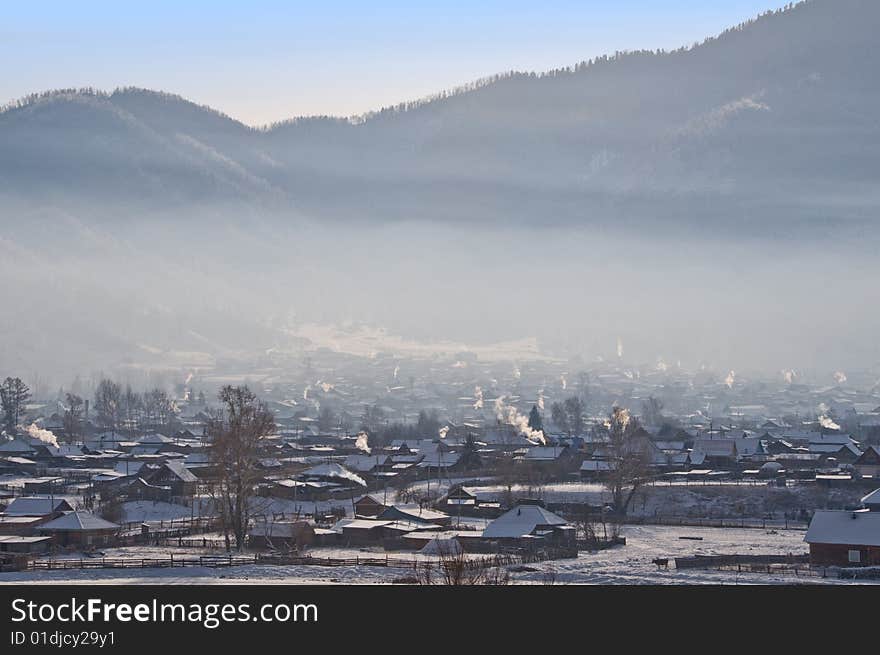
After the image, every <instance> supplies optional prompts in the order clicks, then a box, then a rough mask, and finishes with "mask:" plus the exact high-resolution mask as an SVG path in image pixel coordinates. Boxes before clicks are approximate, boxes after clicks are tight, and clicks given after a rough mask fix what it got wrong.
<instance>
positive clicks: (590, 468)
mask: <svg viewBox="0 0 880 655" xmlns="http://www.w3.org/2000/svg"><path fill="white" fill-rule="evenodd" d="M612 469H613V465H612V463H611V462H609V461H608V460H606V459H585V460H584V461H583V462H581V468H580V473H581V479H583V480H600V479H602V477H604V475H605V474H607V473H609V472H610V471H611V470H612Z"/></svg>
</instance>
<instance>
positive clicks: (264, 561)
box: [27, 554, 536, 571]
mask: <svg viewBox="0 0 880 655" xmlns="http://www.w3.org/2000/svg"><path fill="white" fill-rule="evenodd" d="M533 557H534V556H531V557H523V556H519V555H496V556H493V557H481V558H473V559H470V560H468V561H469V562H471V563H472V565H473V566H482V567H486V568H488V567H496V566H509V565H513V564H522V563H523V562H527V561H536V560H535V559H533ZM249 564H258V565H275V566H332V567H340V566H349V567H350V566H383V567H391V568H412V567H413V566H414V565H416V564H419V565H422V564H425V565H433V566H438V565H439V564H441V560H428V559H416V558H412V559H408V558H403V557H388V556H386V557H349V558H335V557H312V556H310V555H302V556H290V555H264V554H254V555H204V556H201V557H174V556H173V555H172V556H170V557H163V558H157V557H143V558H135V557H118V558H110V557H95V558H90V559H37V560H31V561H30V562H28V565H27V570H28V571H68V570H73V569H147V568H184V567H194V566H198V567H206V568H219V567H229V566H244V565H249Z"/></svg>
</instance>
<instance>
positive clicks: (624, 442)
mask: <svg viewBox="0 0 880 655" xmlns="http://www.w3.org/2000/svg"><path fill="white" fill-rule="evenodd" d="M606 451H607V457H608V461H609V463H610V464H611V467H610V468H611V470H610V471H608V473H607V475H606V477H605V484H606V486H607V487H608V489H609V491H610V492H611V498H612V506H613V508H614V512H615V514H617V515H618V516H624V515H626V512H627V508H628V507H629V504H630V502H631V501H632V498H633V496H634V495H635V493H636V491H637V490H638V488H639V487H640V486H641V485H642V484H643V483H644V482H645V480H646V478H647V475H648V466H649V464H650V460H649V455H648V448H647V443H646V442H645V438H644V435H643V433H642V431H641V430H640V428H639V424H638V421H637V420H636V419H635V418H633V417H632V416H631V415H630V413H629V410H627V409H624V408H623V407H614V409H613V410H612V411H611V416H610V417H609V422H608V443H607V444H606Z"/></svg>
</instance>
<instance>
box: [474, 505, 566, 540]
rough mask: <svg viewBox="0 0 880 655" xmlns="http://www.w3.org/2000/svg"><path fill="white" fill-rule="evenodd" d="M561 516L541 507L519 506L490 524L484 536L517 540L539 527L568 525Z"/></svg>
mask: <svg viewBox="0 0 880 655" xmlns="http://www.w3.org/2000/svg"><path fill="white" fill-rule="evenodd" d="M566 524H567V522H566V520H565V519H564V518H562V517H561V516H557V515H556V514H554V513H553V512H548V511H547V510H546V509H544V508H543V507H541V506H540V505H517V506H516V507H514V508H513V509H511V510H508V511H507V512H505V513H504V514H502V515H501V516H499V517H498V518H497V519H495V520H494V521H492V522H491V523H489V525H487V526H486V529H485V530H483V536H484V537H486V538H490V539H499V538H500V539H504V538H508V539H516V538H519V537H524V536H526V535H528V534H531V533H532V532H534V531H535V529H536V528H538V527H546V526H554V525H559V526H562V525H566Z"/></svg>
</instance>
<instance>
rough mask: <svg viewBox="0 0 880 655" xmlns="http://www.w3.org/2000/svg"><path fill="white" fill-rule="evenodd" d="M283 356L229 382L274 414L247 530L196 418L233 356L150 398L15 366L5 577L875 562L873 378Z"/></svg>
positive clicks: (722, 570) (518, 577)
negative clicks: (55, 385) (232, 508)
mask: <svg viewBox="0 0 880 655" xmlns="http://www.w3.org/2000/svg"><path fill="white" fill-rule="evenodd" d="M619 350H620V347H619ZM274 364H275V365H276V366H275V368H273V369H272V370H271V371H270V372H269V373H267V372H266V370H262V371H260V372H259V373H260V374H257V373H254V372H251V373H250V374H249V375H242V376H241V379H243V380H247V381H248V384H249V386H250V388H251V389H253V391H254V392H255V394H256V397H258V398H260V399H262V402H264V403H265V407H266V408H267V409H268V411H269V412H270V413H271V419H272V430H271V433H269V434H266V435H265V436H263V437H262V438H260V439H259V443H258V444H257V445H256V446H255V447H256V450H255V451H254V452H255V458H254V462H253V471H254V472H253V476H252V478H249V479H251V480H252V493H249V494H248V496H247V497H246V498H245V499H244V500H245V501H246V509H245V510H244V513H243V517H244V519H243V521H244V523H243V528H242V531H241V532H240V533H239V534H231V532H234V531H232V530H231V529H230V527H229V524H228V523H227V517H226V514H224V512H223V510H222V507H223V496H222V495H221V491H222V488H223V475H224V473H223V470H222V469H223V468H224V466H223V463H222V462H221V461H218V459H217V457H216V454H215V450H212V432H211V429H210V426H211V425H212V423H211V421H212V420H215V418H214V417H216V416H217V409H218V407H220V405H221V403H219V402H218V401H217V400H215V398H216V393H217V389H218V387H219V386H220V381H222V380H227V379H229V378H231V377H234V376H233V375H231V374H230V373H231V371H230V370H221V367H220V366H219V365H218V366H217V367H214V368H209V369H202V370H201V371H199V370H195V371H187V372H184V373H183V374H180V373H178V372H176V371H172V372H169V373H167V377H165V378H159V379H158V382H159V384H164V388H161V387H159V386H157V387H156V388H154V389H153V390H151V391H144V392H142V393H141V392H135V391H132V389H131V388H130V387H123V385H122V384H119V383H116V382H114V381H113V380H112V379H109V378H102V379H100V380H95V381H93V383H92V384H91V386H89V384H87V383H84V382H83V381H81V380H79V379H78V380H77V382H76V385H74V388H71V389H70V390H64V389H62V390H59V391H58V392H57V394H54V397H51V396H52V395H53V394H49V393H48V392H46V391H45V390H35V392H32V391H31V390H30V389H29V388H28V387H27V385H26V384H24V383H23V382H21V381H20V380H17V379H16V378H7V380H6V382H4V383H3V392H4V395H3V399H4V416H5V418H6V422H5V426H6V429H5V431H4V433H3V437H2V439H0V566H2V571H0V583H2V582H22V581H36V582H38V581H51V582H59V581H64V580H71V581H73V580H84V579H88V580H108V581H111V580H118V581H125V582H140V581H149V580H163V581H164V580H170V579H174V580H178V581H181V580H182V581H186V580H198V581H215V582H222V581H224V580H225V581H237V582H242V581H259V582H267V581H272V580H275V581H283V582H286V583H292V582H315V581H321V582H330V583H374V582H380V583H408V584H518V583H524V584H557V583H591V582H599V583H607V582H626V583H671V584H684V583H693V582H714V583H719V582H720V583H733V582H750V583H780V582H784V583H837V582H846V581H849V582H852V581H857V582H870V581H873V580H877V579H880V387H878V386H877V384H876V383H875V382H874V381H873V380H874V378H873V377H872V375H871V374H869V373H864V374H850V376H849V378H848V377H847V376H846V375H845V374H843V373H842V372H834V373H833V374H829V375H828V379H827V380H825V381H823V380H821V379H820V380H816V379H815V378H807V379H804V378H806V376H803V377H802V376H801V375H799V374H797V373H795V372H794V371H783V372H782V373H781V374H780V375H779V376H778V378H777V379H766V378H761V377H758V376H752V377H746V376H737V375H736V374H735V373H734V372H733V371H729V372H728V371H724V372H723V373H721V374H712V373H710V372H708V371H705V370H700V371H687V370H684V369H682V368H681V367H679V366H670V365H666V364H665V363H663V362H658V363H654V364H651V365H648V366H644V365H643V366H632V365H625V364H624V361H623V359H622V357H621V356H619V357H618V359H617V360H616V361H608V362H598V363H593V364H591V365H589V367H588V366H586V365H583V364H581V367H582V370H577V369H576V368H575V366H576V365H577V363H575V366H573V365H572V363H571V362H559V361H553V360H549V359H547V360H537V359H535V360H530V361H524V360H522V361H519V362H516V363H514V362H510V361H489V360H487V361H483V360H481V359H480V358H479V357H477V356H476V355H473V354H470V353H459V354H456V355H455V356H454V357H450V358H447V359H444V358H438V357H432V358H428V359H419V358H402V357H397V358H390V357H389V358H387V359H386V358H382V357H379V358H375V357H372V358H362V357H357V356H353V355H352V356H342V355H340V354H339V353H329V352H326V351H317V352H313V353H310V354H309V355H308V357H306V358H304V359H301V360H299V361H297V362H296V363H295V365H293V364H291V362H290V361H283V362H277V361H276V362H274ZM227 365H228V366H230V367H234V366H235V365H229V364H227ZM573 370H574V371H575V372H574V373H572V371H573ZM859 375H861V377H859ZM175 377H177V379H178V380H179V381H177V382H174V379H175ZM16 398H17V399H18V401H20V402H17V401H16ZM239 542H240V543H239Z"/></svg>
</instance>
